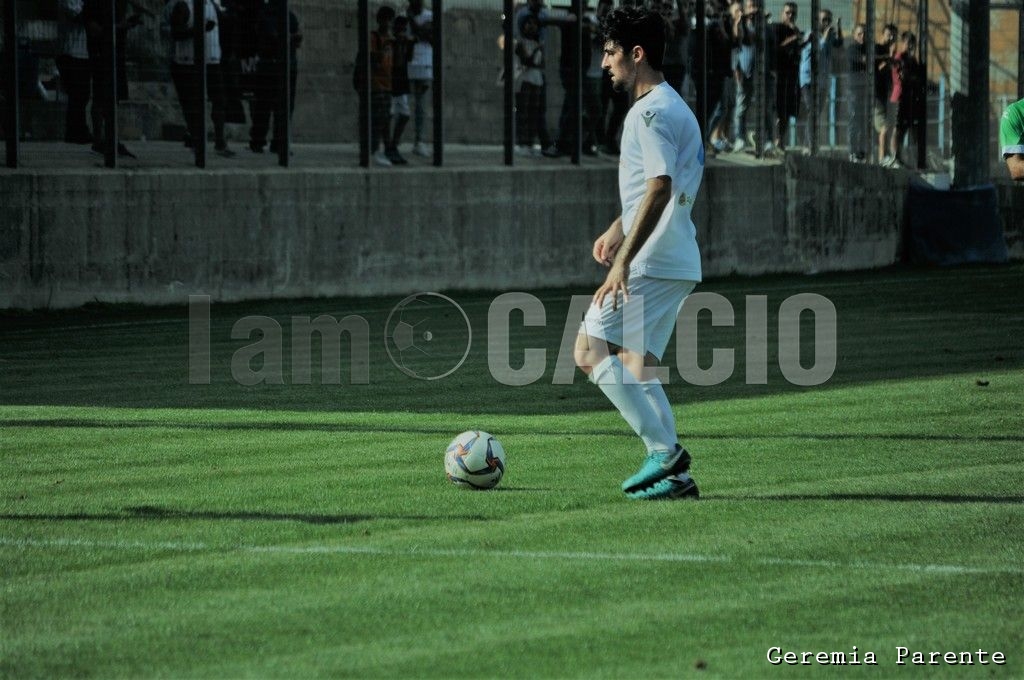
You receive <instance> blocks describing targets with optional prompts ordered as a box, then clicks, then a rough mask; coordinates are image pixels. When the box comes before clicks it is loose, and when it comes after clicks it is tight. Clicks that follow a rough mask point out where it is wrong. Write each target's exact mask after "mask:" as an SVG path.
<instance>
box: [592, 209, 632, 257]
mask: <svg viewBox="0 0 1024 680" xmlns="http://www.w3.org/2000/svg"><path fill="white" fill-rule="evenodd" d="M624 238H625V236H624V234H623V233H622V215H619V216H618V217H616V218H615V221H614V222H612V226H610V227H608V229H607V231H605V232H604V233H603V234H601V235H600V236H598V237H597V240H596V241H594V252H593V255H594V259H595V260H597V261H598V262H599V263H600V264H603V265H604V266H605V267H610V266H612V260H614V259H615V254H616V253H617V252H619V246H621V245H622V241H623V239H624Z"/></svg>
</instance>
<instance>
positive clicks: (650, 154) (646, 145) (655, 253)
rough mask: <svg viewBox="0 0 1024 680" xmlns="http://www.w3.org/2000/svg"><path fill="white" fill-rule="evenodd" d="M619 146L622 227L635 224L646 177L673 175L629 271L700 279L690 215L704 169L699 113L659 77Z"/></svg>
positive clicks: (632, 112) (630, 116)
mask: <svg viewBox="0 0 1024 680" xmlns="http://www.w3.org/2000/svg"><path fill="white" fill-rule="evenodd" d="M620 146H621V154H620V156H619V196H620V197H621V199H622V231H623V232H624V233H626V234H628V233H629V232H630V230H631V229H632V228H633V222H634V221H635V220H636V215H637V210H638V209H639V208H640V202H641V200H642V199H643V197H644V193H645V192H646V191H647V180H648V179H654V178H655V177H661V176H668V177H670V178H671V179H672V198H671V200H669V202H668V205H667V206H665V211H664V212H663V213H662V215H661V218H660V219H659V220H658V224H657V226H656V227H655V229H654V233H652V234H651V236H650V237H649V238H648V239H647V242H646V243H644V245H643V247H642V248H641V249H640V252H639V253H637V255H636V257H635V258H633V261H632V262H631V263H630V267H629V271H630V275H631V276H649V277H652V278H660V279H685V280H688V281H700V280H701V267H700V250H699V249H698V247H697V229H696V227H694V225H693V220H692V219H691V217H690V211H691V210H692V209H693V201H694V198H695V197H696V196H697V190H698V189H699V188H700V182H701V178H702V177H703V175H704V144H703V143H702V141H701V135H700V128H699V127H698V125H697V118H696V117H695V116H694V115H693V112H692V111H691V110H690V107H689V106H687V105H686V102H684V101H683V98H682V97H680V96H679V93H678V92H676V91H675V90H673V89H672V87H671V86H670V85H669V84H668V83H661V84H660V85H658V86H656V87H655V88H654V89H653V90H651V91H650V92H648V93H647V94H646V95H644V96H642V97H640V99H638V100H636V101H635V102H634V103H633V106H631V107H630V109H629V113H627V114H626V120H625V122H624V123H623V126H622V143H621V145H620Z"/></svg>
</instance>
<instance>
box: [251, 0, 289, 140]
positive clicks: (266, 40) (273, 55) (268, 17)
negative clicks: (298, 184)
mask: <svg viewBox="0 0 1024 680" xmlns="http://www.w3.org/2000/svg"><path fill="white" fill-rule="evenodd" d="M282 9H283V6H282V0H266V3H265V4H264V5H263V8H262V10H260V11H259V14H258V15H257V22H256V68H255V78H254V79H253V98H252V101H251V102H250V105H249V109H250V117H251V118H252V127H250V128H249V148H250V149H251V150H252V151H253V152H255V153H263V148H264V146H265V145H266V143H267V134H268V132H269V130H270V120H271V117H273V120H274V137H273V139H272V140H271V142H270V152H271V153H278V152H279V151H280V144H282V143H283V142H284V138H285V136H286V134H287V129H288V125H287V119H286V118H285V117H284V116H281V115H280V113H281V111H282V110H283V109H284V110H286V114H285V115H286V116H287V117H288V118H291V115H292V113H293V112H294V111H295V93H296V81H297V80H298V76H299V64H298V49H299V48H300V47H301V46H302V33H301V32H300V31H299V18H298V17H297V16H296V15H295V12H292V11H290V10H289V12H288V29H287V30H288V33H289V48H290V49H289V53H288V57H289V58H288V61H289V64H288V67H289V72H288V73H289V91H288V101H287V102H283V101H281V83H282V81H283V80H284V73H285V71H284V69H285V64H284V63H283V62H282V60H281V40H282V39H283V38H284V36H283V35H282V34H281V13H282Z"/></svg>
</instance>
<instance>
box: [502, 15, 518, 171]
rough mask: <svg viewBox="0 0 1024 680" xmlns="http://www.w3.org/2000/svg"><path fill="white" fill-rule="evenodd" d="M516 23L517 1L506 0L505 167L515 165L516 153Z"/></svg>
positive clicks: (503, 34)
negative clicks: (514, 23) (514, 26)
mask: <svg viewBox="0 0 1024 680" xmlns="http://www.w3.org/2000/svg"><path fill="white" fill-rule="evenodd" d="M514 21H515V0H505V9H504V14H503V15H502V23H501V29H502V36H503V37H504V40H505V45H504V47H505V49H504V52H503V54H502V57H503V59H504V70H503V72H504V74H505V82H504V83H503V89H504V91H505V109H504V110H505V165H512V164H513V163H514V160H513V159H514V156H515V154H514V151H515V144H516V102H515V99H516V83H515V77H514V76H515V63H514V59H515V44H514V42H515V34H514V31H513V30H512V26H513V22H514Z"/></svg>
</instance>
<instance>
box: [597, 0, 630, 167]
mask: <svg viewBox="0 0 1024 680" xmlns="http://www.w3.org/2000/svg"><path fill="white" fill-rule="evenodd" d="M611 9H612V0H599V1H598V3H597V19H598V21H599V22H603V21H604V18H605V16H606V15H607V14H608V12H609V11H611ZM595 35H596V39H597V40H598V41H599V42H600V49H601V55H600V56H601V58H600V59H599V60H598V62H599V63H600V62H601V61H602V60H603V59H604V36H603V35H600V31H595ZM628 111H629V94H628V93H626V92H617V91H616V90H615V88H614V87H612V77H611V75H610V74H609V73H608V71H605V70H603V69H602V70H601V121H600V123H599V125H598V129H599V130H600V131H601V136H602V137H603V141H602V142H601V146H600V147H599V150H600V151H601V152H602V153H604V154H607V155H609V156H618V155H619V134H620V132H621V130H622V122H623V121H624V120H625V119H626V113H627V112H628ZM609 112H610V113H609ZM605 116H607V120H605Z"/></svg>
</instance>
